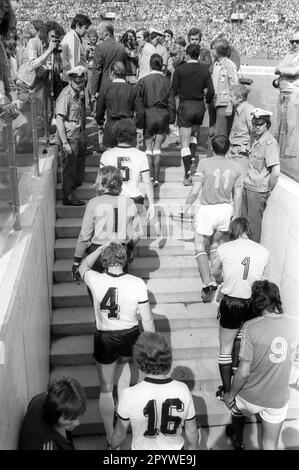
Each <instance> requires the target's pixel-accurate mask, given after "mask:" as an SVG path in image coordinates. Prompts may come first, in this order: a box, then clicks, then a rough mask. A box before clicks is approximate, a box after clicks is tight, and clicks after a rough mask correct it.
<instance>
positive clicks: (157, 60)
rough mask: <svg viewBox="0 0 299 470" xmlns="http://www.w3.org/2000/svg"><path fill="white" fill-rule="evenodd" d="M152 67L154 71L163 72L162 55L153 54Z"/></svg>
mask: <svg viewBox="0 0 299 470" xmlns="http://www.w3.org/2000/svg"><path fill="white" fill-rule="evenodd" d="M150 67H151V69H152V70H158V71H160V72H161V70H162V67H163V59H162V57H161V56H160V54H153V55H152V56H151V58H150Z"/></svg>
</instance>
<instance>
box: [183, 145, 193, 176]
mask: <svg viewBox="0 0 299 470" xmlns="http://www.w3.org/2000/svg"><path fill="white" fill-rule="evenodd" d="M181 156H182V159H183V164H184V168H185V178H189V176H190V165H191V155H190V149H189V147H186V148H182V149H181Z"/></svg>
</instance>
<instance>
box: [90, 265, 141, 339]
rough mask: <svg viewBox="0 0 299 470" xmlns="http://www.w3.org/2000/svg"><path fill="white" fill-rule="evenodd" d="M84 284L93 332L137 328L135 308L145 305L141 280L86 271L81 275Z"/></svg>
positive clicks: (136, 309) (127, 275)
mask: <svg viewBox="0 0 299 470" xmlns="http://www.w3.org/2000/svg"><path fill="white" fill-rule="evenodd" d="M84 282H85V283H86V284H87V285H88V287H89V288H90V290H91V292H92V296H93V304H94V310H95V317H96V327H97V330H100V331H107V330H108V331H115V330H127V329H129V328H133V327H134V326H136V325H138V318H137V314H138V305H139V304H143V303H146V302H148V294H147V288H146V285H145V282H144V281H143V280H142V279H140V278H139V277H135V276H132V275H131V274H126V273H122V274H120V275H117V276H116V275H113V274H111V273H98V272H96V271H93V270H92V269H90V270H88V271H86V273H85V274H84Z"/></svg>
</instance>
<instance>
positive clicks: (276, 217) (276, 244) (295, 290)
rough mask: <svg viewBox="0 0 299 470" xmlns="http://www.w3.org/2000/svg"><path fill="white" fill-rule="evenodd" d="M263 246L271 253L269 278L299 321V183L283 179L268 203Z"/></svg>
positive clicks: (286, 310) (291, 313)
mask: <svg viewBox="0 0 299 470" xmlns="http://www.w3.org/2000/svg"><path fill="white" fill-rule="evenodd" d="M261 242H262V244H263V245H264V246H266V247H267V248H268V250H269V251H270V260H271V264H270V276H269V278H270V279H271V281H273V282H275V283H276V284H277V285H278V286H279V288H280V292H281V296H282V301H283V305H284V309H285V312H286V313H288V314H290V315H292V316H296V317H297V318H298V319H299V184H298V183H296V182H294V181H292V180H291V179H289V178H288V177H287V176H283V175H282V176H280V179H279V182H278V184H277V185H276V187H275V188H274V191H273V193H272V194H271V197H270V199H269V201H268V206H267V208H266V211H265V214H264V220H263V234H262V240H261Z"/></svg>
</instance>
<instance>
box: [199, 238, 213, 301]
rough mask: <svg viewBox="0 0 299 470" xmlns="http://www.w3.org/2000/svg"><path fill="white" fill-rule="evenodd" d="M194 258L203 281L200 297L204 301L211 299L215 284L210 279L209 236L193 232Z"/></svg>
mask: <svg viewBox="0 0 299 470" xmlns="http://www.w3.org/2000/svg"><path fill="white" fill-rule="evenodd" d="M194 242H195V258H196V262H197V267H198V271H199V274H200V277H201V280H202V283H203V288H202V291H201V297H202V300H203V302H204V303H208V302H211V301H212V296H213V292H214V291H215V290H216V286H215V285H214V282H213V280H212V275H211V270H210V263H209V257H208V252H209V249H210V237H208V236H205V235H200V234H198V233H196V232H195V240H194Z"/></svg>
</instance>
